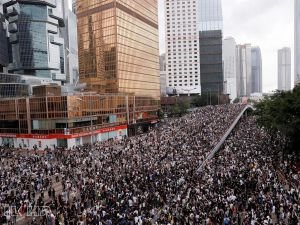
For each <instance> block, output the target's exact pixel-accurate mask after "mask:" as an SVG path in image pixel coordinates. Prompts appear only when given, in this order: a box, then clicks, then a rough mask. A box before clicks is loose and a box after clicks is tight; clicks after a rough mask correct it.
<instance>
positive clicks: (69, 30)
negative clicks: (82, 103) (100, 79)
mask: <svg viewBox="0 0 300 225" xmlns="http://www.w3.org/2000/svg"><path fill="white" fill-rule="evenodd" d="M61 3H62V9H63V10H62V11H63V18H64V22H65V27H62V28H61V29H60V31H61V36H62V37H63V38H64V43H65V45H64V46H65V62H66V63H65V65H66V66H65V68H66V82H67V83H69V84H75V83H77V82H78V80H79V77H78V73H79V68H78V67H79V65H78V41H77V17H76V15H75V14H74V13H73V12H72V11H71V10H70V9H69V1H68V0H61Z"/></svg>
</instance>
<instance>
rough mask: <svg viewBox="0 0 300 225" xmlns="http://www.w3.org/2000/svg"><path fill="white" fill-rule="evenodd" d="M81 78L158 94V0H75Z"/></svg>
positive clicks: (103, 88) (101, 86) (112, 88)
mask: <svg viewBox="0 0 300 225" xmlns="http://www.w3.org/2000/svg"><path fill="white" fill-rule="evenodd" d="M77 18H78V34H79V36H78V42H79V74H80V82H81V83H86V84H87V85H88V87H89V88H90V90H93V91H96V92H98V93H127V94H135V95H137V96H151V97H153V98H159V96H160V84H159V82H160V81H159V51H158V21H157V19H158V18H157V1H156V0H105V1H104V0H103V1H86V0H77Z"/></svg>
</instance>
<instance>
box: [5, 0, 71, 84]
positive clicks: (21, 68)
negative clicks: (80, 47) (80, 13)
mask: <svg viewBox="0 0 300 225" xmlns="http://www.w3.org/2000/svg"><path fill="white" fill-rule="evenodd" d="M2 2H3V10H4V14H5V16H6V17H7V18H8V20H9V26H8V31H9V33H10V35H9V42H10V44H11V48H12V63H11V64H9V67H8V70H9V72H12V73H19V74H26V75H33V76H36V77H41V78H51V79H53V80H56V81H63V82H64V81H65V80H66V75H65V71H64V70H65V61H64V40H63V39H62V38H60V34H59V28H60V27H63V26H64V21H63V18H62V12H61V6H59V4H58V5H55V4H54V1H51V0H44V1H31V0H15V1H10V0H3V1H2Z"/></svg>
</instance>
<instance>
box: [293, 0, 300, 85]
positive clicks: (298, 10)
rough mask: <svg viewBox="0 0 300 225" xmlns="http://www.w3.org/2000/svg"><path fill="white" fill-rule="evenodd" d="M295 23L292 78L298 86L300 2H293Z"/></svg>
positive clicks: (299, 76) (299, 67)
mask: <svg viewBox="0 0 300 225" xmlns="http://www.w3.org/2000/svg"><path fill="white" fill-rule="evenodd" d="M294 8H295V18H294V19H295V23H294V26H295V27H294V29H295V30H294V32H295V34H294V42H295V43H294V45H295V48H294V54H295V57H294V60H295V62H294V63H295V68H294V70H295V71H294V73H295V74H294V77H295V81H294V82H295V85H299V84H300V0H295V5H294Z"/></svg>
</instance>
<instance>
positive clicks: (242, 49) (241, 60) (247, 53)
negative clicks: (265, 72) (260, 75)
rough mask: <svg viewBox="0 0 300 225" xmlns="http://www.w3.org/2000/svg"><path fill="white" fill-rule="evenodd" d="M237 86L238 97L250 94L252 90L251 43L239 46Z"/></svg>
mask: <svg viewBox="0 0 300 225" xmlns="http://www.w3.org/2000/svg"><path fill="white" fill-rule="evenodd" d="M237 84H238V85H237V87H238V97H244V96H250V94H251V92H252V58H251V45H250V44H245V45H238V46H237Z"/></svg>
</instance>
